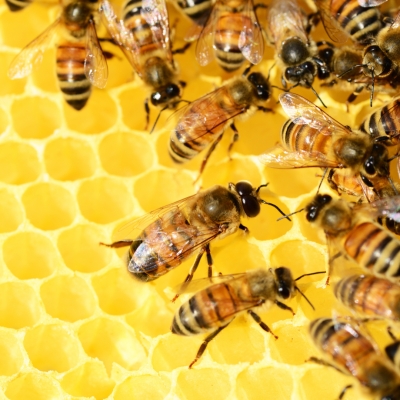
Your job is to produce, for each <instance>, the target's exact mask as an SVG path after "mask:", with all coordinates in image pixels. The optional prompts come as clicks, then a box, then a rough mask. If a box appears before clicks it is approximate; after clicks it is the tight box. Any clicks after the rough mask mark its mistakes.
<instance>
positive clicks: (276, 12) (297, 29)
mask: <svg viewBox="0 0 400 400" xmlns="http://www.w3.org/2000/svg"><path fill="white" fill-rule="evenodd" d="M267 29H268V33H269V39H270V40H271V41H272V44H274V45H275V47H276V48H277V49H280V44H281V43H282V42H283V41H284V40H285V39H286V38H287V37H288V36H289V35H290V36H297V37H299V38H300V39H301V40H303V41H304V42H306V43H307V42H308V37H307V33H306V32H305V30H304V23H303V14H302V12H301V10H300V8H299V6H298V4H297V3H296V1H295V0H275V1H274V2H273V3H272V4H271V6H270V7H269V11H268V24H267Z"/></svg>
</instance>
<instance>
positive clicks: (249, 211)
mask: <svg viewBox="0 0 400 400" xmlns="http://www.w3.org/2000/svg"><path fill="white" fill-rule="evenodd" d="M241 200H242V206H243V210H244V212H245V213H246V215H247V216H248V217H249V218H253V217H256V216H257V215H258V214H260V210H261V207H260V203H259V202H258V200H257V198H256V197H254V196H253V195H245V196H241Z"/></svg>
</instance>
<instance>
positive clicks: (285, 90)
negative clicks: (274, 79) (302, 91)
mask: <svg viewBox="0 0 400 400" xmlns="http://www.w3.org/2000/svg"><path fill="white" fill-rule="evenodd" d="M271 87H272V88H275V89H279V90H282V92H285V93H287V92H288V91H289V90H288V89H284V88H281V87H279V86H275V85H271ZM278 103H279V102H278Z"/></svg>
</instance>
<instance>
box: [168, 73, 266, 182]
mask: <svg viewBox="0 0 400 400" xmlns="http://www.w3.org/2000/svg"><path fill="white" fill-rule="evenodd" d="M246 74H247V72H245V73H244V74H243V76H241V77H236V78H233V79H232V80H230V81H229V82H228V83H226V84H225V85H223V86H221V87H220V88H218V89H216V90H214V91H213V92H211V93H208V94H206V95H205V96H203V97H201V98H200V99H198V100H196V101H194V102H193V103H190V104H189V105H187V106H185V107H184V108H183V109H181V110H180V111H179V112H180V117H179V119H178V122H177V125H176V127H175V129H174V130H173V132H172V133H171V138H170V143H169V154H170V156H171V158H172V159H173V160H174V161H175V162H176V163H184V162H186V161H189V160H191V159H192V158H194V157H195V156H197V154H199V153H200V152H201V151H202V150H204V149H205V148H206V147H208V146H210V145H211V147H210V149H209V151H208V153H207V155H206V156H205V158H204V161H203V164H202V166H201V169H200V174H201V173H202V171H203V169H204V167H205V165H206V163H207V160H208V158H209V156H210V155H211V153H212V151H213V150H214V149H215V147H216V146H217V144H218V143H219V141H220V140H221V139H222V135H223V133H224V131H225V129H226V128H227V127H228V125H230V126H231V128H232V130H233V131H234V133H235V137H234V139H233V142H234V141H236V140H237V139H238V132H237V130H236V128H235V126H234V125H233V122H231V120H232V119H233V118H236V117H238V116H239V115H241V114H247V115H248V114H250V113H251V112H252V111H255V110H261V111H270V110H269V109H267V108H265V107H264V105H265V103H266V102H267V101H268V99H269V97H270V95H271V87H270V84H269V83H268V80H267V78H265V77H264V76H263V75H262V74H261V73H259V72H253V73H251V74H250V75H248V76H246ZM233 142H232V144H233ZM231 146H232V145H231ZM230 148H231V147H230Z"/></svg>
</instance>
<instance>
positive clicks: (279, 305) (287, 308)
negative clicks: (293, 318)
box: [275, 300, 295, 315]
mask: <svg viewBox="0 0 400 400" xmlns="http://www.w3.org/2000/svg"><path fill="white" fill-rule="evenodd" d="M275 304H276V305H277V306H278V307H279V308H281V309H282V310H288V311H290V312H291V313H292V314H293V315H295V314H294V311H293V310H292V309H291V308H290V307H289V306H287V305H286V304H283V303H281V302H280V301H278V300H275Z"/></svg>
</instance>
